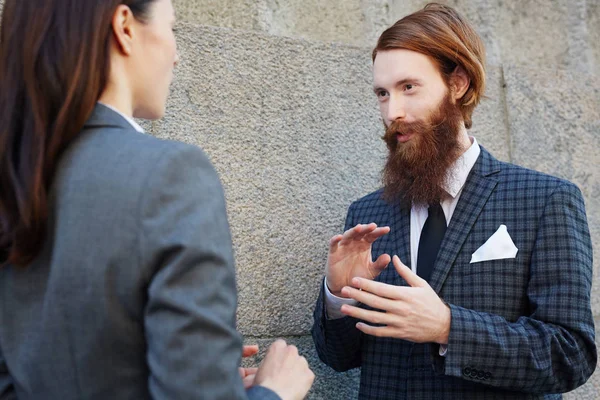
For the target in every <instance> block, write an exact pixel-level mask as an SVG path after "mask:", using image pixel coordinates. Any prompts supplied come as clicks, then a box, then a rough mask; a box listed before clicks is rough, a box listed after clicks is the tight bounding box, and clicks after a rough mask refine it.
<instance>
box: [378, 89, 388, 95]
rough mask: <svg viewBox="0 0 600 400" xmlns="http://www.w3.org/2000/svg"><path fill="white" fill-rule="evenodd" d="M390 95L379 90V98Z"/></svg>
mask: <svg viewBox="0 0 600 400" xmlns="http://www.w3.org/2000/svg"><path fill="white" fill-rule="evenodd" d="M387 95H388V92H387V91H385V90H379V91H378V92H377V97H386V96H387Z"/></svg>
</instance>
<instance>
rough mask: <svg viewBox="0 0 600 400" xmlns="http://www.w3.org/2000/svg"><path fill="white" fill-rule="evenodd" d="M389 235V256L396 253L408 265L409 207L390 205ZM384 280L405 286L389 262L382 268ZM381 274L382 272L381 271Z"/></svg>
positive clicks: (404, 282)
mask: <svg viewBox="0 0 600 400" xmlns="http://www.w3.org/2000/svg"><path fill="white" fill-rule="evenodd" d="M390 212H391V219H390V220H391V223H390V230H391V231H390V235H391V236H392V238H391V239H392V240H391V243H392V247H393V248H391V249H389V250H390V253H388V254H389V255H390V257H393V256H394V255H397V256H398V257H400V260H401V261H402V262H403V263H404V264H406V265H408V266H410V207H408V206H406V205H401V204H394V205H392V206H391V210H390ZM384 273H386V275H385V276H384V277H383V278H385V281H384V282H393V284H394V285H396V286H406V285H407V283H406V281H405V280H404V279H402V278H401V277H400V275H398V273H397V272H396V268H394V265H393V264H392V263H390V264H389V265H388V267H387V268H386V269H385V270H384ZM382 275H383V273H382Z"/></svg>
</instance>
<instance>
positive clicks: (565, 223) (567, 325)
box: [437, 183, 597, 393]
mask: <svg viewBox="0 0 600 400" xmlns="http://www.w3.org/2000/svg"><path fill="white" fill-rule="evenodd" d="M592 269H593V263H592V245H591V239H590V234H589V230H588V225H587V220H586V215H585V206H584V202H583V198H582V196H581V192H580V191H579V189H578V188H577V187H576V186H575V185H573V184H571V183H565V184H563V185H561V186H559V187H557V189H555V191H554V192H553V194H552V195H551V196H550V197H549V198H548V200H547V202H546V205H545V208H544V210H543V214H542V217H541V219H540V222H539V229H538V232H537V237H536V238H535V245H534V249H533V253H532V256H531V260H530V277H529V284H528V287H527V297H528V299H529V303H530V307H531V313H530V315H528V316H523V317H520V318H519V319H518V320H517V321H515V322H509V321H507V320H506V319H504V318H503V317H501V316H498V315H492V314H488V313H484V312H478V311H474V310H469V309H465V308H462V307H458V306H455V305H450V309H451V313H452V322H451V329H450V337H449V345H448V353H447V354H446V357H445V358H443V357H439V356H438V357H437V361H438V363H439V364H438V366H440V367H441V372H443V373H445V374H446V375H451V376H456V377H462V378H463V379H467V380H471V381H475V382H479V383H482V384H485V385H491V386H496V387H501V388H504V389H510V390H516V391H521V392H530V393H559V392H567V391H570V390H573V389H574V388H576V387H578V386H580V385H582V384H583V383H585V381H586V380H587V379H588V378H589V377H590V375H591V374H592V373H593V371H594V369H595V367H596V360H597V353H596V346H595V342H594V335H595V331H594V320H593V317H592V312H591V305H590V291H591V286H592Z"/></svg>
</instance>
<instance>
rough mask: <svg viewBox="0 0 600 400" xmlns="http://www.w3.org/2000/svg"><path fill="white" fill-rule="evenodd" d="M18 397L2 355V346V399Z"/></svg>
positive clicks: (0, 394)
mask: <svg viewBox="0 0 600 400" xmlns="http://www.w3.org/2000/svg"><path fill="white" fill-rule="evenodd" d="M16 398H17V395H16V394H15V388H14V386H13V382H12V378H11V377H10V374H9V372H8V366H7V365H6V360H4V356H3V355H2V348H0V400H13V399H16Z"/></svg>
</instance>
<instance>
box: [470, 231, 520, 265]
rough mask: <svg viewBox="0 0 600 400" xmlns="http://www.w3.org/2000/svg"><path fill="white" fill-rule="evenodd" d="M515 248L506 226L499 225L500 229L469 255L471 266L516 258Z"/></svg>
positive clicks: (516, 250)
mask: <svg viewBox="0 0 600 400" xmlns="http://www.w3.org/2000/svg"><path fill="white" fill-rule="evenodd" d="M518 251H519V249H517V246H515V244H514V243H513V241H512V239H511V238H510V235H509V234H508V230H507V229H506V225H504V224H503V225H500V228H498V230H497V231H496V233H494V234H493V235H492V236H490V238H489V239H488V240H487V242H485V243H484V244H483V246H481V247H480V248H478V249H477V251H475V253H473V255H471V264H473V263H476V262H481V261H490V260H501V259H503V258H515V257H516V256H517V252H518Z"/></svg>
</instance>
